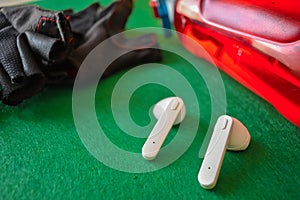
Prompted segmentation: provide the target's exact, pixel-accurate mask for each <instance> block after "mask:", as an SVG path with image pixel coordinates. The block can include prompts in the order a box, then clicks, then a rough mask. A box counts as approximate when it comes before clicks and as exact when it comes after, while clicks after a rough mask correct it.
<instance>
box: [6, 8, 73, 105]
mask: <svg viewBox="0 0 300 200" xmlns="http://www.w3.org/2000/svg"><path fill="white" fill-rule="evenodd" d="M71 42H72V32H71V29H70V25H69V23H68V21H67V19H66V18H65V16H64V14H63V13H62V12H54V11H47V10H42V9H40V8H39V7H36V6H14V7H4V8H1V10H0V84H1V88H2V89H1V93H0V98H1V100H2V102H3V103H4V104H8V105H17V104H19V103H20V102H21V101H22V100H24V99H27V98H30V97H31V96H33V95H34V94H36V93H37V92H39V91H40V90H41V89H43V87H44V85H45V82H46V77H45V76H46V74H45V73H44V72H43V67H42V65H43V64H42V63H43V62H47V63H49V62H51V63H52V62H53V63H54V62H58V61H62V60H64V59H66V57H67V55H68V54H69V52H70V50H71Z"/></svg>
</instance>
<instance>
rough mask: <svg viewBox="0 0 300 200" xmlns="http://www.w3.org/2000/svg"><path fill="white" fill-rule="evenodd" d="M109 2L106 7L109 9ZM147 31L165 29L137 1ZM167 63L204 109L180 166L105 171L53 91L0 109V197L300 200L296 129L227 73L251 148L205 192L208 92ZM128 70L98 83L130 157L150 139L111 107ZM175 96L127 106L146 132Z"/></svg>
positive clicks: (149, 93)
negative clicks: (134, 133)
mask: <svg viewBox="0 0 300 200" xmlns="http://www.w3.org/2000/svg"><path fill="white" fill-rule="evenodd" d="M92 2H93V1H92V0H86V1H80V0H76V1H74V0H65V1H63V2H62V1H59V0H47V1H41V2H39V3H38V4H39V5H41V6H43V7H45V8H50V9H66V8H70V7H72V8H74V9H76V10H79V9H82V8H84V7H86V6H87V5H89V4H90V3H92ZM102 2H104V3H103V4H104V5H106V4H107V3H109V2H110V1H109V0H106V1H102ZM144 26H159V22H158V21H157V20H155V19H153V17H152V14H151V10H150V9H149V7H148V0H138V1H135V7H134V11H133V13H132V16H131V17H130V20H129V23H128V26H127V28H128V29H130V28H135V27H144ZM163 56H164V60H163V62H162V63H163V64H165V65H168V66H170V67H172V68H173V69H175V70H177V71H179V72H180V73H182V74H183V75H184V76H185V77H186V78H187V79H188V80H189V81H190V83H191V85H192V87H193V89H194V90H195V91H196V93H197V98H198V100H199V103H200V108H199V109H200V111H201V115H200V116H201V120H200V121H199V129H198V132H197V136H196V137H195V139H194V141H193V143H192V145H191V146H190V147H189V148H188V150H187V151H186V152H185V153H184V154H183V155H182V156H181V157H180V159H178V160H176V161H175V162H174V163H172V164H171V165H169V166H167V167H165V168H163V169H160V170H158V171H153V172H149V173H126V172H122V171H118V170H115V169H112V168H110V167H108V166H106V165H104V164H103V163H101V162H100V161H98V160H97V159H95V158H94V157H93V156H92V155H91V154H90V153H89V152H88V151H87V149H86V148H85V146H84V145H83V144H82V142H81V140H80V138H79V136H78V134H77V130H76V128H75V125H74V121H73V115H72V88H71V87H61V88H47V89H46V90H45V91H44V92H42V93H40V94H38V95H37V96H35V97H33V98H32V99H30V100H28V101H26V102H25V103H23V104H22V105H20V106H18V107H13V108H12V107H8V106H5V105H3V104H0V112H1V115H0V154H1V156H0V199H79V198H83V199H85V198H90V199H92V198H97V199H158V198H159V199H218V198H220V199H261V198H264V199H299V198H300V192H299V188H300V182H299V180H300V164H299V160H300V156H299V155H300V154H299V153H300V143H299V142H300V130H299V128H297V127H296V126H294V125H293V124H291V123H290V122H289V121H287V120H286V119H285V118H284V117H282V116H281V115H280V114H279V113H278V112H277V111H276V110H275V109H274V108H273V107H272V106H271V105H269V104H268V103H267V102H265V101H264V100H262V99H261V98H260V97H258V96H256V95H254V94H253V93H252V92H250V91H249V90H247V89H246V88H244V87H243V86H241V85H240V84H239V83H237V82H236V81H234V80H233V79H231V78H230V77H229V76H227V75H226V74H224V73H221V75H222V79H223V81H224V86H225V89H226V100H227V107H226V109H227V114H229V115H232V116H235V117H236V118H238V119H240V120H241V121H242V122H243V123H244V124H245V125H246V127H247V128H248V130H249V132H250V133H251V136H252V141H251V145H250V146H249V149H247V150H246V151H244V152H240V153H234V152H227V153H226V156H225V159H224V163H223V167H222V170H221V173H220V177H219V181H218V184H217V186H216V187H215V188H214V189H213V190H212V191H207V190H204V189H202V188H201V187H200V185H199V183H198V181H197V174H198V170H199V168H200V165H201V162H202V159H200V158H198V153H199V148H200V147H201V144H202V142H203V138H204V135H203V132H205V131H206V129H207V127H208V123H209V118H210V115H211V113H210V111H211V110H210V102H209V94H208V91H207V88H206V86H205V84H204V83H203V80H201V77H199V76H195V71H193V68H191V67H190V66H189V64H188V63H187V62H186V61H184V60H183V59H182V58H179V57H178V56H176V55H174V54H171V53H168V52H164V53H163ZM194 59H196V60H197V58H194ZM199 62H202V61H200V60H199ZM206 65H207V64H206ZM151 70H155V69H151ZM125 72H126V71H123V72H120V73H118V74H116V75H114V76H112V77H110V78H107V79H105V80H103V81H102V82H101V85H100V86H99V88H98V89H97V93H96V97H95V98H96V100H97V101H96V102H97V103H96V106H95V108H96V112H97V118H98V120H99V123H101V125H102V126H103V127H104V131H105V132H107V133H109V138H110V139H111V141H112V142H113V143H115V144H116V145H117V146H119V147H120V148H122V149H124V150H126V151H131V152H140V151H141V150H140V148H141V146H142V145H143V141H144V140H143V139H135V138H132V137H128V136H127V135H126V134H124V133H123V132H122V130H120V129H119V128H118V126H117V125H116V123H115V122H114V120H113V117H112V114H111V109H110V100H111V94H112V91H113V88H114V85H115V84H116V83H117V82H118V80H119V79H120V78H121V76H122V75H123V74H124V73H125ZM145 73H147V72H145ZM158 73H159V70H158ZM170 95H172V92H171V91H170V90H168V89H167V88H166V87H161V86H159V85H155V84H149V85H145V86H143V87H141V88H139V89H138V90H137V91H136V92H135V93H134V94H133V96H132V99H131V101H130V105H129V107H130V110H131V115H132V118H133V119H134V120H135V121H136V123H138V124H140V125H145V124H147V123H148V122H149V117H148V110H149V107H150V106H151V105H152V104H154V103H156V102H157V101H158V100H159V99H162V98H163V97H167V96H170ZM177 128H178V127H177ZM177 128H176V127H175V128H173V129H172V132H171V135H170V137H168V138H167V142H166V143H168V142H170V140H172V137H174V135H175V134H176V130H177ZM112 159H113V158H112ZM141 159H143V158H142V157H141ZM132 165H134V163H132Z"/></svg>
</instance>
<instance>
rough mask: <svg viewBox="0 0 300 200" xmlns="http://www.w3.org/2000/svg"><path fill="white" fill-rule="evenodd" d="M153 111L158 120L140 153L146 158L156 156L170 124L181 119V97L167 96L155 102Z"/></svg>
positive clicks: (182, 106)
mask: <svg viewBox="0 0 300 200" xmlns="http://www.w3.org/2000/svg"><path fill="white" fill-rule="evenodd" d="M153 112H154V115H155V116H156V117H157V118H158V121H157V123H156V124H155V126H154V128H153V130H152V131H151V133H150V135H149V137H148V138H147V140H146V142H145V144H144V146H143V148H142V155H143V157H144V158H145V159H147V160H153V159H155V158H156V156H157V154H158V152H159V150H160V148H161V146H162V144H163V142H164V141H165V139H166V137H167V135H168V133H169V131H170V129H171V128H172V126H173V125H174V124H175V123H179V122H181V121H182V120H183V118H184V115H185V106H184V103H183V101H182V99H181V98H179V97H169V98H167V99H164V100H162V101H161V102H159V103H157V104H156V105H155V107H154V110H153Z"/></svg>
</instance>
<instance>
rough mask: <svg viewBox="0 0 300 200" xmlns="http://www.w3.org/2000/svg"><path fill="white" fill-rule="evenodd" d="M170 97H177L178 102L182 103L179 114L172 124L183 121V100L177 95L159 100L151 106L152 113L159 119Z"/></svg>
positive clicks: (184, 110) (184, 109) (184, 111)
mask: <svg viewBox="0 0 300 200" xmlns="http://www.w3.org/2000/svg"><path fill="white" fill-rule="evenodd" d="M172 98H177V100H178V102H179V103H180V104H182V105H183V106H182V109H181V111H180V113H179V115H178V116H177V118H176V120H175V122H174V125H177V124H179V123H181V122H182V121H183V119H184V117H185V114H186V108H185V105H184V103H183V100H182V99H181V98H179V97H168V98H166V99H163V100H161V101H159V102H158V103H157V104H155V106H154V108H153V114H154V116H155V118H156V119H159V118H160V116H161V115H162V113H163V112H164V110H165V108H166V107H167V105H168V103H169V102H170V100H171V99H172Z"/></svg>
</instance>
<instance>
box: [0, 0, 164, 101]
mask: <svg viewBox="0 0 300 200" xmlns="http://www.w3.org/2000/svg"><path fill="white" fill-rule="evenodd" d="M132 7H133V1H132V0H119V1H116V2H113V3H111V4H110V5H108V6H107V7H101V6H100V4H98V3H95V4H92V5H91V6H89V7H88V8H86V9H84V10H82V11H80V12H77V13H74V12H73V11H72V10H68V11H64V12H61V11H51V10H44V9H42V8H39V7H37V6H31V5H27V6H12V7H5V8H0V84H1V87H0V98H1V100H2V102H3V103H4V104H8V105H17V104H19V103H21V102H22V101H23V100H25V99H28V98H30V97H32V96H33V95H35V94H36V93H38V92H40V91H41V90H43V88H44V87H45V86H46V85H48V84H62V83H64V82H65V81H66V80H68V81H69V80H71V81H73V80H74V78H75V76H76V73H77V71H78V68H79V67H80V65H81V63H82V62H83V60H84V59H85V58H86V56H87V55H88V54H89V53H90V52H91V51H92V50H93V49H94V48H95V47H96V46H97V45H98V44H99V43H101V42H102V41H104V40H105V39H107V38H109V37H111V36H112V35H114V34H117V33H119V32H122V31H123V30H124V27H125V24H126V21H127V19H128V17H129V15H130V13H131V11H132ZM157 47H158V44H157V41H156V38H155V36H154V35H153V34H148V35H144V36H143V37H139V38H133V39H126V38H125V37H124V38H123V39H122V40H120V41H113V42H112V43H111V45H109V46H108V47H107V49H105V50H103V51H101V52H99V59H100V60H99V63H97V67H99V68H103V70H104V69H106V66H102V63H101V60H105V59H106V57H107V56H109V54H110V53H111V52H122V51H124V50H125V49H128V48H129V49H131V50H132V52H130V53H127V54H125V55H123V56H121V57H120V58H119V59H117V60H116V61H114V62H113V63H112V64H111V65H110V66H109V67H108V69H107V70H106V71H105V73H104V76H105V77H107V76H110V75H112V74H114V73H116V72H118V71H120V70H122V69H125V68H128V67H132V66H134V65H137V64H141V63H148V62H157V61H160V60H161V52H160V50H158V48H157Z"/></svg>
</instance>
